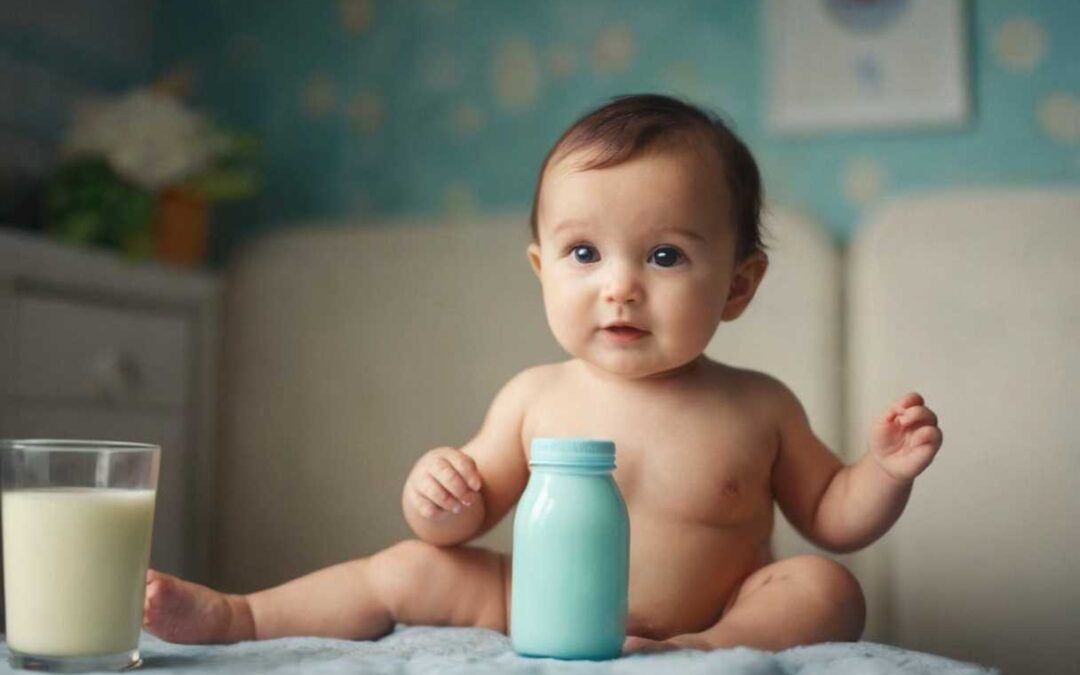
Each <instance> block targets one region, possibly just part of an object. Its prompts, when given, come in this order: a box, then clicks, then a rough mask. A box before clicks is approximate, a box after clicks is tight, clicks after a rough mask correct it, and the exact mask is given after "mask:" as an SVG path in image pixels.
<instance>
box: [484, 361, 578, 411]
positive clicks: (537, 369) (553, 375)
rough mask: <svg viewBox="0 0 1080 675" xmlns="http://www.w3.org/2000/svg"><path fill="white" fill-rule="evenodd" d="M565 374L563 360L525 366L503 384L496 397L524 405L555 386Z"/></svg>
mask: <svg viewBox="0 0 1080 675" xmlns="http://www.w3.org/2000/svg"><path fill="white" fill-rule="evenodd" d="M565 374H566V363H565V362H563V363H545V364H542V365H539V366H532V367H530V368H526V369H525V370H523V371H521V372H520V373H518V374H517V375H515V376H514V377H512V378H511V379H510V381H509V382H507V383H506V384H505V385H503V388H502V390H501V391H500V392H499V396H498V398H504V399H511V400H513V401H516V402H518V403H520V404H522V405H524V404H525V403H526V402H529V401H533V400H535V399H536V398H537V397H538V396H540V395H541V394H543V393H544V392H545V391H548V390H550V389H551V388H552V387H554V386H556V385H557V383H558V382H560V381H562V380H563V379H564V378H565Z"/></svg>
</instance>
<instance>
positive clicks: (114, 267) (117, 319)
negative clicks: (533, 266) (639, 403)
mask: <svg viewBox="0 0 1080 675" xmlns="http://www.w3.org/2000/svg"><path fill="white" fill-rule="evenodd" d="M1077 26H1080V3H1077V2H1075V0H1030V1H1028V2H1023V3H1017V2H1012V1H1011V0H967V1H964V0H805V2H800V1H796V0H762V1H757V0H725V1H724V2H712V1H706V0H679V1H677V2H667V3H657V2H648V1H646V0H583V1H578V0H551V1H550V2H543V3H533V2H522V1H505V2H503V1H500V2H497V1H494V0H310V1H304V2H301V1H300V0H290V1H285V0H275V1H266V2H260V3H246V4H245V3H236V2H226V1H225V0H187V1H181V0H155V1H151V0H143V1H138V0H81V1H80V0H52V1H44V0H38V1H30V0H0V436H5V437H32V436H39V437H41V436H44V437H60V436H72V437H108V438H116V439H119V440H142V441H151V442H158V443H161V444H163V446H164V460H163V471H162V485H161V487H160V490H159V498H158V510H157V515H156V521H155V538H154V553H153V558H152V562H153V564H154V565H155V566H156V567H159V568H161V569H165V570H166V571H171V572H174V573H178V574H182V575H184V576H186V577H189V578H193V579H196V580H200V581H206V582H210V583H213V584H214V585H215V586H217V587H220V588H224V589H227V590H230V591H236V592H241V591H249V590H254V589H256V588H261V587H265V586H267V585H270V584H274V583H279V582H281V581H284V580H285V579H288V578H290V577H293V576H296V575H298V574H301V573H303V572H305V571H308V570H311V569H313V568H315V567H319V566H322V565H326V564H329V563H332V562H336V561H339V560H341V559H344V558H347V557H355V556H358V555H368V554H370V553H373V552H375V551H376V550H379V549H380V548H382V547H384V546H386V545H388V544H390V543H392V542H394V541H397V540H400V539H401V538H403V537H405V536H408V530H407V528H406V527H405V524H404V521H403V519H402V518H401V516H400V509H399V506H398V505H399V501H398V500H399V498H400V488H401V484H402V481H403V480H404V478H405V475H406V473H407V471H408V469H409V468H410V467H411V465H412V463H413V462H414V461H415V460H416V458H417V457H419V455H420V454H421V453H422V452H423V451H425V450H427V449H428V448H430V447H434V446H437V445H446V444H451V445H456V444H461V443H463V442H465V441H466V440H468V439H469V438H470V437H471V435H472V434H473V433H474V432H475V430H476V429H477V428H478V425H479V424H480V422H481V420H482V418H483V414H484V411H485V409H486V406H487V404H488V402H490V400H491V398H492V396H493V395H494V394H495V392H496V391H497V390H498V387H499V386H501V384H502V383H503V382H505V381H506V380H507V379H509V377H510V376H512V375H513V374H514V373H515V372H517V371H519V370H521V369H522V368H524V367H526V366H529V365H533V364H535V363H540V362H544V361H553V360H557V359H559V358H562V356H563V355H562V354H561V352H560V350H559V349H558V347H557V345H555V343H554V341H553V340H552V339H551V337H550V335H549V333H548V330H547V327H546V325H545V323H544V319H543V312H542V307H541V302H540V297H539V293H538V289H537V287H536V284H535V280H534V279H533V278H532V276H531V273H530V272H529V270H528V268H527V266H526V265H525V260H524V255H523V253H524V247H525V245H526V244H527V238H528V229H527V218H528V210H529V207H530V203H531V200H532V192H533V189H534V186H535V182H536V179H537V171H538V168H539V165H540V162H541V161H542V159H543V157H544V155H545V154H546V152H547V150H548V148H549V147H550V145H551V144H552V142H554V140H555V139H556V138H557V137H558V136H559V134H560V133H561V132H562V131H563V130H564V129H565V128H566V126H567V125H568V124H569V123H571V122H572V121H573V120H574V119H576V118H577V117H578V116H580V115H581V114H583V113H584V112H586V111H588V110H590V109H591V108H594V107H596V106H598V105H600V104H602V103H604V102H605V101H607V100H609V99H610V98H611V97H612V96H615V95H619V94H627V93H639V92H658V93H666V94H670V95H674V96H679V97H683V98H686V99H688V100H690V101H691V102H694V103H697V104H700V105H702V106H705V107H708V108H710V109H712V110H714V111H716V112H718V113H720V114H721V116H722V117H723V118H725V119H726V120H728V121H729V122H730V123H731V124H732V126H733V127H734V128H735V130H736V131H737V133H739V134H740V135H741V136H742V137H743V139H744V140H745V141H746V142H747V143H748V145H749V146H750V148H751V150H752V151H753V152H754V154H755V156H756V157H757V159H758V162H759V164H760V167H761V170H762V174H763V179H764V182H765V187H766V193H767V198H768V209H769V214H768V217H767V225H768V226H769V227H768V229H769V232H770V233H771V235H772V237H771V238H767V243H770V244H772V245H773V250H772V254H771V255H772V258H773V265H772V266H771V268H770V272H769V276H768V278H767V280H766V283H765V284H764V285H763V288H762V292H761V294H760V299H756V300H755V304H754V305H753V306H752V311H750V312H748V315H747V317H746V319H745V320H742V319H741V320H740V321H739V322H737V323H736V324H735V325H734V327H732V328H730V329H728V328H727V327H725V329H724V330H721V331H720V333H722V334H723V335H718V337H717V341H716V342H715V343H714V344H713V345H712V346H711V347H710V351H709V354H710V355H711V356H712V357H713V358H717V359H720V360H726V361H730V362H731V363H735V364H738V365H746V366H749V367H755V368H760V369H763V370H766V371H768V372H770V373H773V374H776V375H777V376H779V377H780V378H781V379H783V380H784V381H786V382H788V383H789V385H790V386H792V388H793V389H794V390H795V391H796V393H797V394H798V395H799V396H800V398H801V399H802V400H803V403H804V405H805V406H806V408H807V411H808V414H809V415H810V417H811V420H812V422H813V424H814V427H815V430H816V431H817V432H818V434H819V435H820V436H821V437H822V438H823V439H824V440H826V441H827V442H829V444H830V445H831V446H832V447H834V448H836V449H837V452H838V453H839V454H841V455H842V456H844V457H846V458H848V459H854V458H856V457H858V456H859V455H860V454H861V450H862V441H861V439H862V438H865V428H864V427H865V425H866V424H867V422H868V420H869V419H870V416H871V414H872V413H874V412H876V411H877V410H878V408H880V407H882V406H884V404H886V403H887V402H888V401H890V400H892V399H893V398H895V396H896V395H897V394H899V393H900V392H901V391H906V390H909V389H918V390H920V391H922V392H923V393H924V394H927V396H928V399H930V400H931V401H938V402H939V403H938V404H937V405H936V409H937V410H938V412H939V413H940V414H941V416H942V419H943V420H945V419H948V420H949V422H948V423H946V424H944V425H943V426H945V428H946V438H947V448H948V449H949V453H948V454H944V455H943V456H942V457H941V459H940V460H939V461H938V462H937V464H935V468H934V469H933V470H932V471H931V474H928V476H927V478H926V479H925V480H923V481H922V483H921V484H924V485H927V487H926V488H924V489H923V491H922V492H921V493H917V494H919V495H920V498H919V499H915V500H913V502H912V505H911V506H910V507H909V511H908V513H906V514H905V517H904V518H903V519H902V520H901V523H900V524H899V525H898V526H897V528H896V530H895V532H894V533H893V534H890V535H889V537H887V538H886V539H885V540H884V541H883V542H882V544H880V545H877V546H875V547H872V548H871V549H869V550H868V551H867V552H866V554H865V555H863V554H860V555H857V556H853V557H845V558H844V560H845V562H846V563H847V564H849V565H850V566H851V567H852V568H853V569H854V570H855V571H856V573H857V574H858V575H859V578H860V580H861V581H862V582H863V585H864V588H866V589H867V593H868V597H869V598H870V600H871V617H870V624H869V627H868V633H867V638H868V639H874V640H880V641H888V642H892V643H895V644H900V645H902V646H905V647H909V648H915V649H923V650H927V651H933V652H935V653H941V654H947V655H951V656H954V657H957V658H965V659H969V660H973V661H980V662H983V663H989V664H993V665H999V666H1008V667H1009V668H1010V669H1015V670H1016V672H1051V671H1053V672H1062V669H1063V668H1065V667H1066V666H1065V665H1064V664H1075V663H1076V661H1077V659H1080V653H1078V652H1077V651H1076V649H1077V647H1076V645H1075V644H1074V642H1075V640H1074V639H1073V636H1072V633H1071V632H1070V631H1074V628H1075V625H1076V624H1077V620H1078V619H1080V596H1078V595H1077V593H1078V591H1075V590H1072V591H1063V590H1061V589H1062V588H1064V587H1066V586H1068V587H1070V588H1080V587H1077V586H1076V585H1075V584H1072V583H1071V575H1072V574H1073V571H1072V570H1071V568H1070V567H1069V565H1070V562H1069V561H1070V560H1071V561H1075V560H1076V556H1077V555H1080V550H1078V549H1077V546H1080V543H1077V542H1080V539H1078V538H1077V537H1076V536H1075V526H1074V525H1072V523H1074V522H1075V518H1076V516H1077V515H1080V503H1078V502H1077V498H1076V496H1075V490H1073V489H1072V487H1070V486H1071V485H1072V483H1069V481H1071V480H1074V478H1073V477H1074V476H1075V475H1076V471H1077V470H1080V466H1077V464H1076V461H1077V459H1078V458H1080V453H1078V452H1077V447H1078V441H1077V439H1078V438H1080V429H1078V428H1077V426H1076V424H1077V423H1076V420H1075V416H1074V415H1072V414H1071V413H1070V410H1071V409H1072V408H1073V407H1075V403H1076V401H1077V393H1078V392H1077V391H1076V385H1075V382H1077V381H1080V353H1078V351H1077V347H1076V344H1077V343H1076V340H1075V336H1076V335H1077V334H1080V295H1078V294H1080V282H1078V281H1077V271H1076V270H1077V269H1078V268H1077V266H1076V265H1075V259H1076V258H1077V257H1078V256H1080V239H1078V238H1077V234H1076V233H1077V232H1080V197H1078V196H1077V187H1078V183H1080V41H1077V40H1076V39H1075V32H1076V27H1077ZM478 261H482V263H483V264H478ZM1014 319H1019V320H1016V321H1014ZM792 335H795V336H796V338H797V339H792ZM1001 420H1009V424H1004V423H1001V424H997V422H999V421H1001ZM1029 432H1030V434H1029ZM1018 450H1022V451H1023V452H1024V453H1026V454H1025V457H1026V458H1027V459H1028V460H1029V461H1027V462H1019V463H1018V462H1017V461H1016V455H1015V453H1016V452H1017V451H1018ZM780 528H781V532H780V533H779V534H778V544H777V547H778V551H779V552H781V553H782V554H790V553H794V552H802V551H805V550H808V549H807V548H806V546H805V545H804V544H801V543H798V541H797V536H795V535H793V534H792V533H791V531H790V528H786V529H785V526H783V525H782V524H781V525H780ZM1006 532H1008V533H1010V534H1009V536H1010V537H1013V538H1012V539H1010V540H1009V542H1008V543H1007V544H1003V543H1002V541H1001V538H1002V537H1003V536H1005V535H1004V533H1006ZM1069 532H1073V534H1069ZM483 543H485V544H489V545H492V546H496V547H501V548H503V549H506V548H508V546H509V523H504V524H503V525H502V526H500V528H499V529H498V530H497V531H496V532H494V533H493V534H491V535H489V536H488V537H487V538H485V540H484V542H483Z"/></svg>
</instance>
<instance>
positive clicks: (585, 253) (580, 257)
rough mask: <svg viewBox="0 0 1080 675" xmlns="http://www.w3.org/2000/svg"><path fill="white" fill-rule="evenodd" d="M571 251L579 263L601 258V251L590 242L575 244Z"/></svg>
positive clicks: (592, 261) (591, 261)
mask: <svg viewBox="0 0 1080 675" xmlns="http://www.w3.org/2000/svg"><path fill="white" fill-rule="evenodd" d="M571 253H572V254H573V256H574V260H576V261H578V262H579V263H594V262H596V261H597V260H599V259H600V252H599V251H597V250H596V249H595V248H593V247H592V246H589V245H588V244H579V245H578V246H575V247H574V248H573V250H572V251H571Z"/></svg>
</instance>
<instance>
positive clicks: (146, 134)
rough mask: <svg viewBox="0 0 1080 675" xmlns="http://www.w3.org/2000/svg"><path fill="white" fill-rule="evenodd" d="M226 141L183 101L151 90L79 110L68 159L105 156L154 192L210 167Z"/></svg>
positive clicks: (84, 105)
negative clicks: (72, 156)
mask: <svg viewBox="0 0 1080 675" xmlns="http://www.w3.org/2000/svg"><path fill="white" fill-rule="evenodd" d="M225 144H226V140H225V139H224V138H223V137H222V136H221V135H220V134H219V133H217V132H216V131H215V130H214V129H213V128H212V127H211V126H210V125H209V123H207V121H206V120H205V119H204V118H203V117H202V116H201V115H199V114H197V113H195V112H192V111H191V110H188V109H187V108H185V107H184V106H183V105H182V104H181V103H180V101H178V100H177V99H175V98H173V97H172V96H168V95H165V94H159V93H156V92H154V91H151V90H148V89H139V90H135V91H132V92H131V93H128V94H126V95H124V96H121V97H120V98H118V99H115V100H110V101H100V100H99V101H87V102H82V103H80V104H79V105H77V106H76V111H75V120H74V124H73V125H72V127H71V129H70V131H69V133H68V138H67V140H66V142H65V144H64V151H65V153H66V154H69V155H75V154H90V155H100V156H103V157H104V158H105V159H106V161H107V162H108V163H109V165H110V166H111V167H112V168H113V170H114V171H116V172H117V173H118V174H120V175H121V176H123V177H124V178H126V179H128V180H130V181H131V182H133V183H135V184H136V185H139V186H141V187H144V188H146V189H149V190H158V189H161V188H163V187H167V186H170V185H176V184H178V183H180V182H182V181H184V180H185V179H187V178H189V177H191V176H192V175H194V174H196V173H198V172H199V171H202V170H204V169H205V168H207V167H208V166H209V165H210V163H211V162H213V161H214V159H216V158H217V157H218V156H219V155H220V154H221V152H222V151H223V150H224V149H225Z"/></svg>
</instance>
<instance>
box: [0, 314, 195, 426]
mask: <svg viewBox="0 0 1080 675" xmlns="http://www.w3.org/2000/svg"><path fill="white" fill-rule="evenodd" d="M15 331H16V335H15V382H14V386H13V390H12V391H11V393H12V394H14V395H15V396H16V397H17V398H23V399H31V400H39V401H63V402H73V403H110V404H125V405H132V404H133V405H146V406H155V407H170V408H172V407H181V406H184V404H185V402H186V398H187V388H188V381H187V377H188V368H187V366H188V358H189V350H190V348H191V345H190V342H189V341H190V338H189V335H188V330H187V320H186V318H185V316H184V315H183V314H182V313H179V312H177V313H169V312H163V311H154V310H142V309H137V308H135V309H133V308H128V307H113V306H110V305H106V304H91V303H87V302H82V301H79V300H73V299H67V298H63V297H56V296H51V295H37V294H34V293H19V294H18V295H16V298H15Z"/></svg>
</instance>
